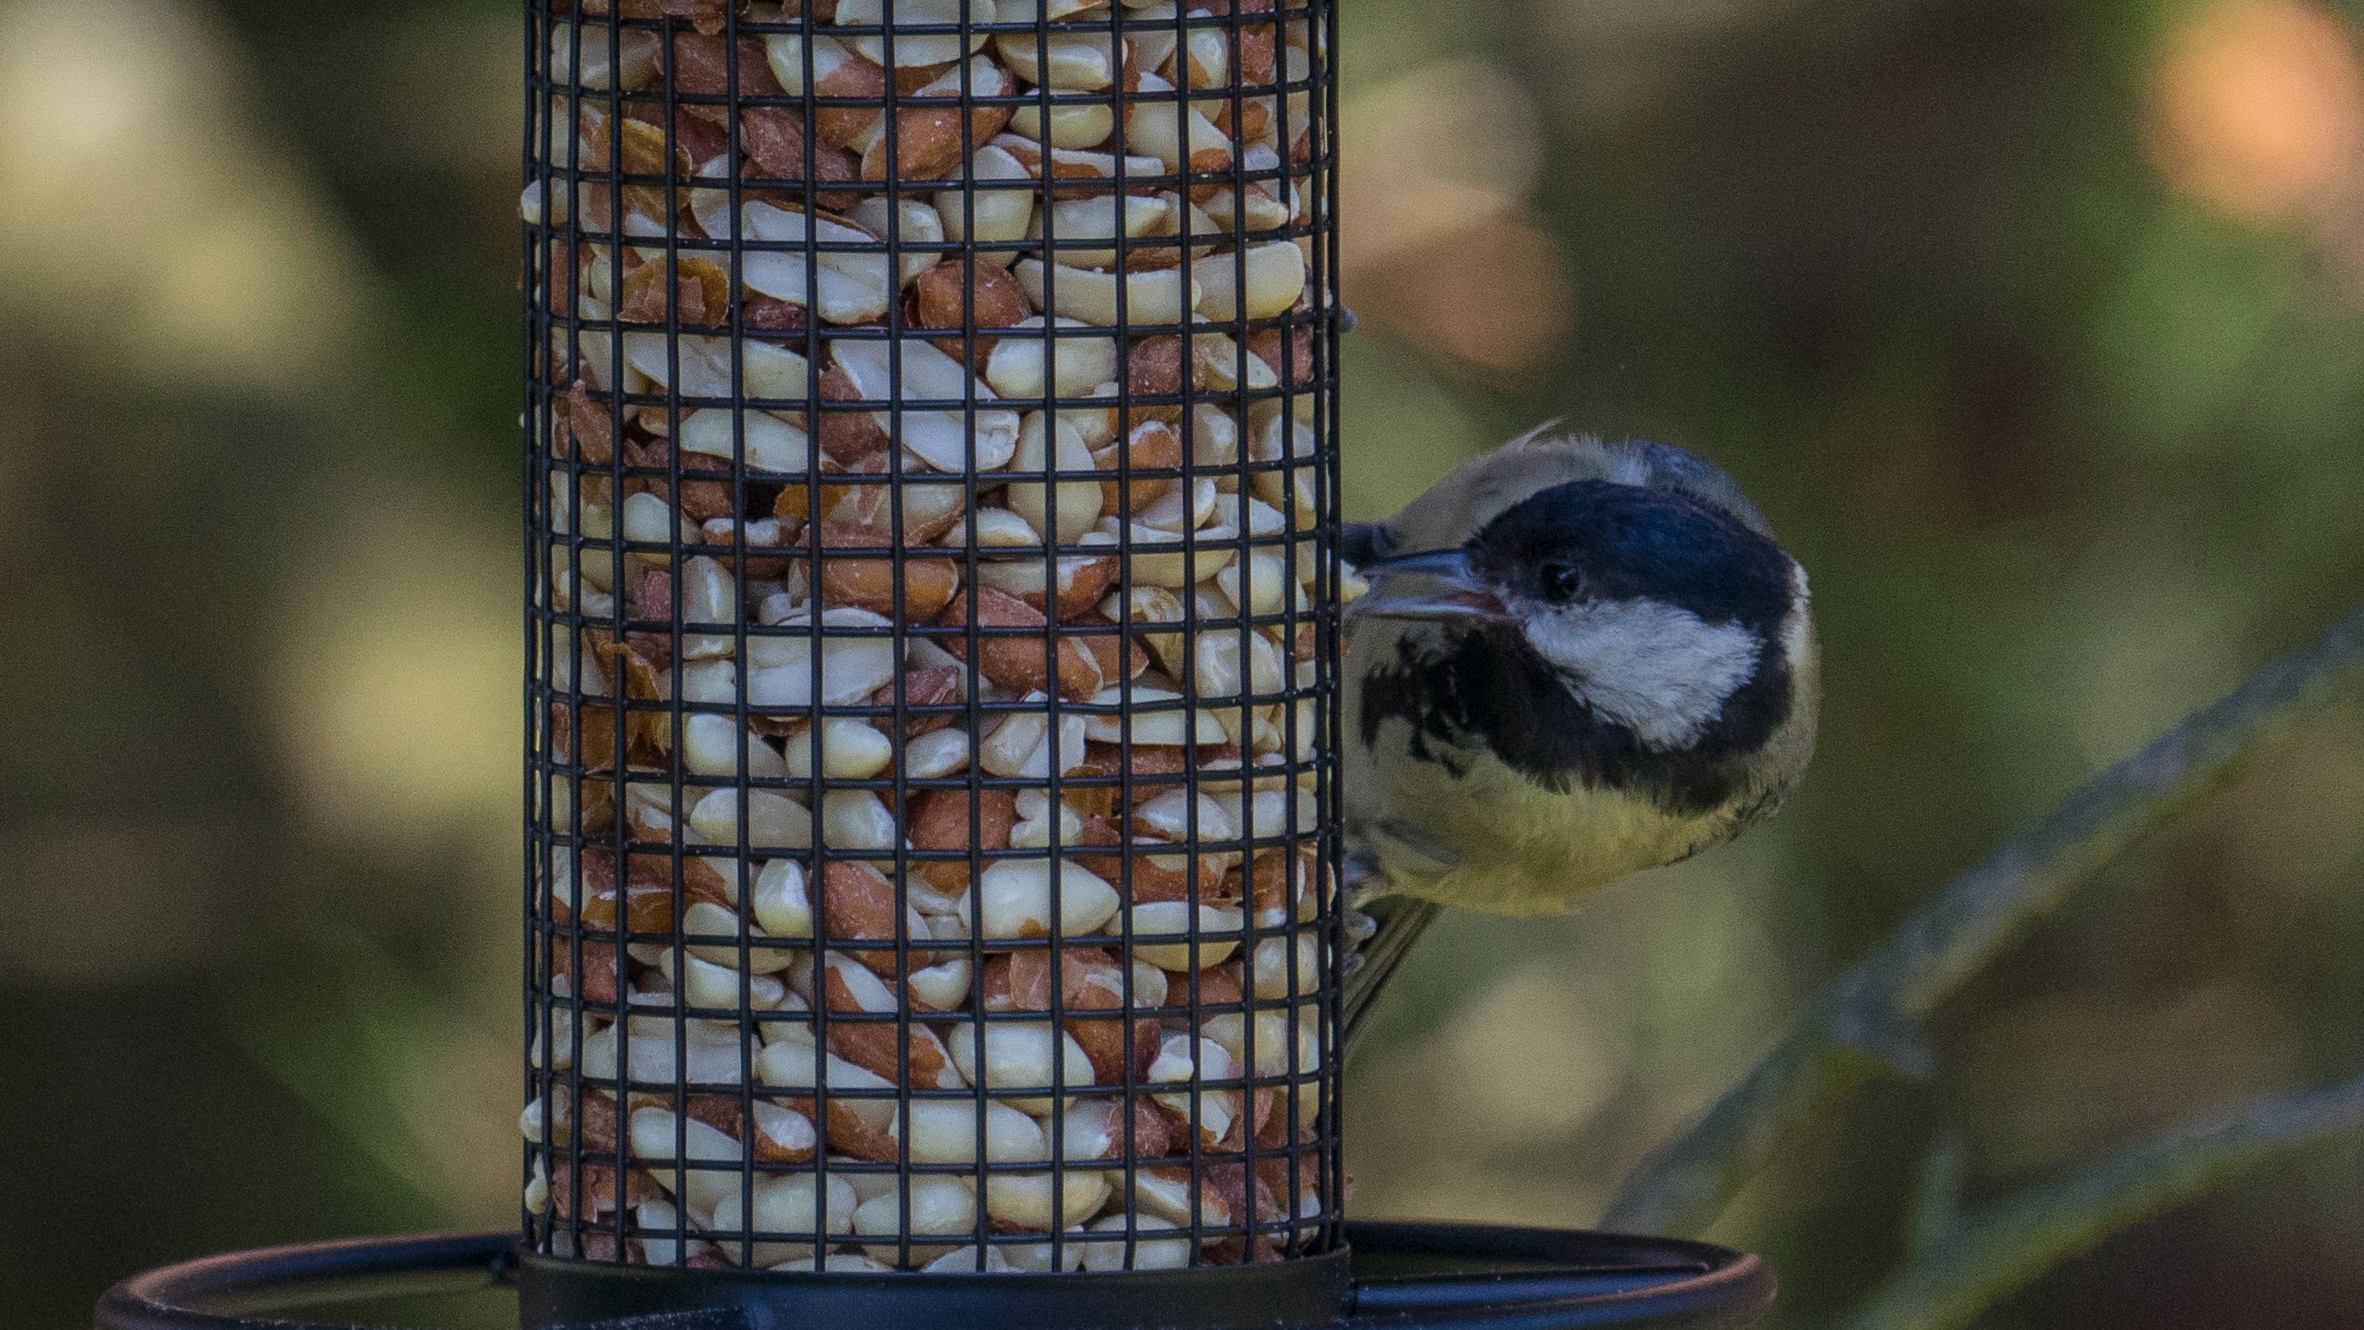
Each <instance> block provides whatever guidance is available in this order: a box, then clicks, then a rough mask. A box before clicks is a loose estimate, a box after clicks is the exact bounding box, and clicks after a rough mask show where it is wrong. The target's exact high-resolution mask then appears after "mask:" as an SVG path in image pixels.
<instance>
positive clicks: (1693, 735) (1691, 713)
mask: <svg viewBox="0 0 2364 1330" xmlns="http://www.w3.org/2000/svg"><path fill="white" fill-rule="evenodd" d="M1526 634H1527V641H1528V642H1530V643H1531V644H1533V646H1534V647H1535V649H1536V650H1537V651H1539V652H1541V653H1542V654H1543V657H1544V659H1546V660H1548V661H1550V662H1551V663H1552V664H1554V665H1557V666H1559V667H1560V668H1561V669H1563V670H1566V671H1567V672H1568V673H1569V674H1570V675H1571V676H1573V682H1572V683H1571V684H1570V687H1572V688H1573V689H1574V690H1575V692H1576V694H1577V695H1578V696H1579V697H1582V698H1583V699H1584V700H1585V702H1586V703H1588V704H1590V705H1591V707H1592V709H1593V710H1595V711H1598V712H1600V713H1601V714H1603V715H1604V716H1607V717H1608V718H1609V719H1611V720H1614V721H1617V722H1618V723H1620V724H1622V725H1624V726H1625V727H1626V728H1628V729H1630V730H1632V731H1633V732H1634V736H1635V737H1636V738H1638V739H1640V740H1641V741H1642V744H1643V746H1644V747H1647V748H1654V749H1659V750H1667V749H1674V748H1681V747H1684V746H1686V745H1688V744H1691V743H1694V742H1696V741H1697V740H1698V738H1699V736H1700V734H1701V733H1702V732H1704V731H1705V730H1706V729H1707V727H1708V726H1709V725H1711V724H1713V723H1714V722H1715V719H1716V717H1717V716H1719V715H1721V714H1723V710H1724V699H1725V698H1727V697H1730V696H1731V695H1732V690H1733V689H1735V688H1738V687H1739V686H1740V685H1742V684H1744V683H1746V682H1748V678H1749V675H1750V674H1752V673H1753V672H1755V670H1756V667H1757V655H1758V653H1759V652H1760V651H1761V650H1762V644H1761V643H1759V642H1758V640H1757V636H1756V634H1754V633H1752V632H1750V631H1749V630H1747V629H1746V628H1743V627H1741V626H1740V625H1738V624H1709V623H1706V622H1704V621H1702V620H1701V619H1700V617H1699V616H1698V615H1696V614H1693V613H1692V612H1691V611H1689V610H1686V609H1678V608H1676V607H1675V606H1672V605H1666V604H1661V603H1660V602H1658V601H1654V600H1609V601H1596V602H1593V603H1591V604H1585V605H1574V606H1570V607H1569V608H1567V609H1564V610H1557V611H1548V612H1545V613H1542V614H1537V615H1535V616H1534V617H1532V618H1530V619H1528V620H1527V621H1526Z"/></svg>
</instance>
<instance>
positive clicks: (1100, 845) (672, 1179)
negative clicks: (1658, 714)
mask: <svg viewBox="0 0 2364 1330" xmlns="http://www.w3.org/2000/svg"><path fill="white" fill-rule="evenodd" d="M617 2H618V3H620V8H621V12H620V13H611V12H610V10H609V2H608V0H596V2H595V0H577V3H578V4H579V6H580V12H577V13H573V14H571V15H564V16H561V17H558V18H553V19H550V20H548V21H545V22H544V23H543V24H542V25H541V34H540V35H541V37H542V39H543V40H541V41H539V42H538V43H537V46H538V54H537V56H536V58H535V61H534V69H533V76H534V79H535V80H536V83H535V87H536V89H537V91H536V96H537V98H538V99H546V101H547V111H546V115H543V116H542V117H541V118H540V119H539V122H538V124H537V126H536V134H535V136H536V140H537V141H536V143H535V145H534V155H535V159H536V161H537V162H538V163H540V168H539V169H538V170H537V172H536V175H535V178H534V179H533V180H532V181H531V182H530V183H529V185H528V187H527V189H526V192H525V196H524V199H523V204H522V212H523V215H524V219H525V221H526V222H527V223H528V225H529V229H530V230H531V233H532V234H533V236H534V238H535V240H536V248H537V254H538V255H539V259H540V262H539V266H538V268H537V270H536V271H535V273H534V274H533V277H532V282H533V285H534V291H533V295H532V299H533V301H534V307H535V309H536V310H537V322H536V327H537V346H536V351H535V356H536V375H537V383H538V384H539V385H540V386H539V388H538V389H537V393H538V400H539V402H540V403H542V405H540V406H539V407H538V410H539V412H540V414H539V419H538V423H537V426H536V432H535V438H536V439H537V445H536V449H537V451H536V456H537V466H538V467H540V477H541V482H542V483H541V485H540V486H539V492H538V493H537V494H536V495H535V496H534V501H535V504H536V512H535V518H536V523H537V527H536V529H537V531H538V533H539V536H538V539H537V544H538V545H539V546H540V547H541V548H540V551H539V552H538V553H537V567H538V569H539V572H538V573H537V583H538V587H537V591H536V616H535V631H536V638H537V641H536V649H535V655H536V660H535V689H536V695H537V696H538V697H539V698H541V699H542V701H541V702H540V703H538V704H537V705H536V707H535V717H534V719H535V728H534V733H533V735H532V738H531V742H532V744H533V758H534V768H535V772H536V791H535V799H534V804H535V807H534V808H533V809H532V811H531V813H530V817H529V820H530V826H529V831H530V833H531V843H532V844H533V845H534V847H535V848H534V850H533V853H532V862H533V865H534V879H535V880H534V883H533V907H534V924H533V934H532V937H531V939H530V941H531V948H532V953H533V962H532V963H533V978H532V983H533V986H534V989H535V994H534V1017H533V1029H532V1031H531V1047H530V1050H529V1054H528V1061H529V1064H530V1067H531V1073H530V1079H531V1082H532V1086H533V1091H532V1093H533V1098H532V1102H531V1103H530V1104H529V1105H528V1106H527V1108H526V1110H525V1112H524V1114H523V1116H522V1118H521V1122H520V1125H521V1128H522V1130H523V1132H524V1134H525V1137H526V1139H527V1142H528V1146H527V1153H528V1178H527V1182H526V1187H525V1208H526V1210H527V1212H528V1220H527V1227H528V1233H529V1236H530V1237H531V1238H532V1245H533V1246H534V1247H535V1249H536V1250H540V1251H544V1252H551V1253H556V1254H559V1255H566V1256H575V1257H581V1258H585V1259H591V1260H606V1261H628V1262H646V1263H650V1264H666V1265H675V1264H678V1265H688V1266H712V1267H722V1266H756V1267H763V1268H769V1269H776V1270H815V1269H821V1270H863V1271H879V1270H960V1271H979V1270H982V1271H1030V1272H1048V1271H1054V1270H1066V1271H1071V1270H1077V1269H1082V1270H1093V1271H1102V1270H1123V1269H1170V1268H1178V1267H1183V1266H1190V1265H1198V1264H1220V1263H1232V1262H1241V1261H1261V1260H1277V1259H1283V1258H1285V1257H1287V1256H1291V1255H1296V1254H1301V1253H1307V1252H1311V1251H1314V1250H1319V1249H1320V1246H1321V1243H1322V1242H1324V1241H1325V1240H1326V1239H1325V1238H1324V1237H1323V1235H1324V1234H1325V1233H1326V1232H1331V1231H1334V1225H1335V1213H1334V1211H1335V1205H1334V1204H1333V1203H1332V1202H1334V1201H1335V1200H1337V1199H1340V1198H1337V1197H1335V1196H1331V1195H1329V1193H1331V1192H1334V1191H1335V1190H1337V1188H1336V1187H1335V1185H1334V1184H1333V1183H1332V1182H1331V1180H1330V1179H1331V1177H1332V1176H1333V1175H1334V1173H1335V1163H1336V1160H1335V1152H1334V1139H1335V1132H1334V1129H1330V1128H1326V1127H1322V1126H1319V1125H1318V1124H1320V1123H1321V1122H1323V1121H1324V1120H1323V1119H1322V1116H1321V1115H1322V1114H1323V1111H1324V1109H1325V1105H1326V1098H1325V1087H1326V1086H1330V1085H1334V1082H1335V1075H1336V1069H1335V1067H1334V1065H1333V1063H1334V1058H1333V1056H1332V1049H1331V1044H1330V1041H1331V1039H1332V1038H1333V1035H1334V1028H1333V1021H1332V1015H1333V1011H1334V1005H1335V991H1334V987H1335V986H1334V979H1335V974H1334V971H1335V962H1336V960H1337V956H1336V953H1335V949H1334V947H1333V945H1332V943H1333V942H1334V940H1335V931H1336V926H1337V919H1338V916H1339V904H1338V902H1337V900H1336V899H1335V889H1334V886H1333V884H1332V881H1331V879H1330V877H1329V875H1328V874H1327V873H1326V872H1325V870H1324V868H1323V866H1322V857H1321V855H1320V853H1319V852H1318V849H1317V845H1318V840H1319V838H1318V831H1319V828H1320V826H1321V824H1322V819H1321V816H1320V814H1321V809H1322V805H1323V801H1324V800H1325V799H1327V798H1329V797H1331V794H1330V787H1329V784H1328V781H1329V780H1331V779H1333V775H1332V773H1333V771H1334V769H1333V768H1332V767H1331V765H1330V762H1329V757H1328V753H1327V749H1328V748H1329V746H1330V744H1329V742H1328V739H1327V732H1326V729H1325V726H1326V724H1327V719H1326V716H1325V707H1326V706H1327V705H1328V703H1329V702H1330V700H1331V696H1332V691H1333V690H1332V688H1331V681H1332V670H1333V667H1332V666H1331V665H1330V664H1328V663H1326V662H1325V659H1324V652H1325V651H1327V652H1329V653H1331V654H1332V655H1334V652H1335V646H1334V640H1335V639H1334V637H1333V636H1331V632H1330V630H1327V629H1325V627H1324V625H1326V624H1329V623H1332V622H1334V611H1335V608H1336V605H1337V603H1338V602H1339V601H1340V600H1341V599H1342V598H1343V597H1344V596H1345V595H1347V594H1350V587H1349V585H1348V584H1349V583H1350V582H1351V579H1350V578H1347V577H1342V576H1341V574H1340V573H1339V572H1338V571H1337V570H1336V568H1335V565H1334V564H1332V563H1330V562H1329V561H1328V555H1327V552H1326V550H1324V549H1322V548H1319V547H1318V546H1317V544H1316V539H1315V538H1316V534H1317V532H1318V530H1319V528H1320V516H1319V513H1320V509H1321V507H1322V506H1323V505H1322V504H1320V503H1317V495H1319V494H1321V493H1322V492H1323V491H1322V486H1323V485H1324V484H1325V483H1326V482H1325V480H1324V478H1323V471H1322V468H1321V466H1320V464H1319V463H1320V450H1319V449H1318V448H1317V433H1316V428H1315V425H1316V420H1317V418H1326V417H1321V416H1320V415H1319V413H1318V412H1317V410H1316V407H1317V405H1318V404H1319V403H1321V402H1322V401H1324V400H1326V399H1325V398H1324V394H1325V393H1326V391H1327V390H1326V388H1325V386H1324V384H1323V383H1322V381H1321V379H1320V378H1319V377H1317V374H1316V369H1315V365H1314V359H1315V356H1314V352H1315V348H1316V345H1317V343H1319V342H1322V341H1325V340H1326V333H1325V334H1324V336H1323V337H1320V338H1317V336H1316V328H1317V327H1324V326H1326V325H1324V324H1323V323H1322V322H1321V320H1323V319H1326V318H1327V317H1328V313H1329V311H1328V307H1327V305H1326V298H1325V297H1324V296H1323V295H1322V293H1321V284H1320V283H1319V282H1318V281H1317V280H1315V279H1314V276H1313V273H1314V265H1313V262H1312V260H1313V259H1314V257H1315V256H1316V254H1317V253H1318V252H1319V251H1318V250H1317V248H1316V246H1315V245H1314V239H1315V236H1316V232H1317V230H1318V229H1319V228H1321V227H1323V226H1325V225H1326V221H1325V219H1323V218H1322V217H1321V215H1320V207H1319V203H1318V198H1317V195H1318V194H1319V193H1320V192H1321V191H1320V190H1319V189H1318V188H1317V181H1318V180H1319V176H1318V175H1317V174H1316V173H1315V169H1314V168H1315V167H1316V166H1317V165H1318V164H1319V161H1318V158H1319V154H1320V152H1321V151H1323V150H1322V149H1321V147H1320V145H1319V144H1318V143H1317V142H1316V139H1315V135H1314V133H1313V132H1312V131H1311V128H1310V125H1309V112H1310V111H1313V110H1314V109H1315V108H1314V105H1313V96H1314V93H1315V89H1316V86H1317V85H1316V81H1315V80H1314V79H1313V77H1312V76H1313V74H1314V71H1315V70H1316V68H1317V66H1316V63H1315V59H1316V53H1317V52H1319V51H1320V49H1321V41H1322V34H1321V30H1320V28H1319V26H1318V25H1317V24H1316V23H1315V22H1314V20H1313V17H1312V15H1311V14H1310V13H1309V12H1308V11H1306V10H1302V9H1290V8H1288V7H1287V6H1286V3H1285V0H1284V4H1283V6H1282V7H1281V8H1278V9H1276V8H1274V5H1273V0H1263V3H1261V4H1259V3H1256V2H1255V0H1182V3H1183V5H1184V6H1185V7H1184V8H1183V9H1182V10H1181V11H1180V12H1177V9H1176V6H1175V4H1173V3H1135V0H1121V3H1118V4H1115V5H1113V6H1112V5H1111V4H1109V3H1108V0H1098V2H1097V3H1092V4H1086V3H1082V2H1081V0H892V2H891V4H889V3H887V2H886V0H835V3H834V4H829V3H816V2H814V0H805V3H799V2H798V0H789V3H787V5H786V6H785V8H783V6H781V5H780V4H777V3H753V4H748V3H738V4H737V7H736V9H735V10H726V8H725V5H726V3H729V0H617ZM1235 6H1236V11H1237V12H1234V7H1235ZM565 8H570V9H571V8H573V7H572V6H567V7H565ZM1259 16H1260V17H1259ZM961 25H966V27H967V28H968V29H969V30H967V31H963V28H962V26H961ZM1012 25H1016V26H1015V27H1013V26H1012ZM996 98H999V99H1004V100H1003V101H1001V102H999V103H996V102H995V101H993V100H992V99H996ZM668 120H670V124H668V123H667V122H668ZM1046 172H1047V180H1048V181H1051V182H1055V183H1051V184H1046ZM619 219H620V225H619ZM1325 234H1326V233H1325ZM1323 243H1324V244H1327V243H1328V241H1327V240H1326V239H1324V241H1323ZM685 329H689V330H692V331H684V330H685ZM1325 613H1328V614H1329V615H1330V617H1329V618H1325ZM1325 643H1327V644H1329V645H1326V646H1325V645H1324V644H1325Z"/></svg>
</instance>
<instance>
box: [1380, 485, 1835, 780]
mask: <svg viewBox="0 0 2364 1330" xmlns="http://www.w3.org/2000/svg"><path fill="white" fill-rule="evenodd" d="M1363 572H1364V573H1365V574H1366V575H1368V576H1373V577H1380V578H1384V579H1385V580H1384V581H1382V582H1380V583H1379V584H1378V586H1377V588H1376V589H1375V590H1374V592H1373V594H1372V595H1370V596H1367V597H1365V598H1364V599H1363V600H1362V601H1359V602H1357V604H1356V606H1355V609H1356V611H1357V613H1358V614H1360V615H1365V616H1381V617H1389V618H1402V619H1428V620H1437V621H1442V622H1443V623H1444V624H1445V625H1446V626H1447V631H1454V626H1455V625H1458V626H1459V629H1460V630H1461V631H1471V630H1477V631H1489V630H1501V629H1507V630H1511V631H1515V633H1516V634H1517V636H1518V638H1520V639H1521V640H1523V641H1524V643H1525V644H1526V646H1527V647H1528V648H1529V649H1531V650H1532V651H1534V652H1535V654H1536V655H1537V656H1539V657H1541V658H1542V660H1543V661H1544V662H1546V663H1547V664H1549V665H1550V666H1551V667H1552V668H1553V669H1554V670H1556V671H1557V672H1558V673H1559V674H1560V675H1561V676H1562V678H1563V680H1564V682H1565V683H1566V685H1567V687H1568V688H1569V690H1570V691H1571V692H1573V693H1575V694H1576V695H1577V696H1578V697H1580V698H1582V699H1583V700H1584V702H1585V703H1586V704H1587V705H1589V706H1590V707H1591V708H1592V709H1593V711H1594V712H1596V713H1598V714H1599V715H1601V716H1602V717H1603V718H1605V719H1608V720H1612V721H1614V722H1616V723H1618V724H1620V725H1623V726H1624V727H1625V728H1627V729H1628V730H1630V731H1632V733H1633V736H1634V738H1635V739H1636V740H1637V741H1639V742H1640V744H1641V745H1642V746H1643V747H1644V748H1647V749H1653V750H1657V751H1672V750H1676V749H1682V748H1687V747H1690V746H1692V745H1693V744H1694V743H1696V742H1697V741H1698V740H1699V739H1700V737H1701V736H1702V735H1703V734H1704V733H1705V732H1706V731H1707V730H1708V729H1709V727H1711V726H1712V725H1714V723H1715V722H1716V721H1717V720H1718V719H1719V718H1720V717H1721V716H1722V715H1723V713H1724V704H1725V702H1726V701H1727V700H1728V699H1730V698H1731V697H1732V695H1733V694H1734V693H1735V692H1737V691H1739V690H1740V689H1741V688H1743V687H1744V686H1746V685H1748V684H1749V683H1750V682H1751V681H1752V680H1755V679H1756V678H1757V677H1758V675H1759V672H1760V671H1763V670H1768V669H1779V668H1782V667H1783V661H1782V655H1783V645H1784V643H1783V638H1782V634H1783V631H1784V627H1785V623H1787V622H1788V621H1789V620H1790V614H1791V611H1792V609H1793V608H1797V609H1800V610H1801V611H1802V609H1803V605H1804V600H1805V596H1806V583H1805V577H1804V574H1803V573H1802V572H1801V571H1800V570H1799V569H1798V565H1797V564H1796V562H1795V561H1794V560H1792V559H1791V558H1790V557H1789V556H1788V555H1786V554H1784V553H1783V552H1782V550H1781V548H1780V546H1778V545H1776V544H1774V543H1773V541H1772V540H1770V539H1768V538H1767V537H1765V536H1763V535H1761V534H1759V533H1758V532H1756V531H1754V530H1751V529H1750V528H1749V527H1748V526H1747V525H1746V524H1744V523H1743V522H1741V521H1740V520H1739V519H1738V518H1736V517H1734V516H1733V515H1732V514H1731V513H1729V512H1726V511H1724V510H1723V509H1721V508H1718V507H1716V506H1715V505H1713V504H1710V503H1707V502H1705V501H1703V500H1700V499H1697V498H1694V497H1692V496H1691V495H1689V494H1686V493H1683V492H1681V491H1679V490H1674V489H1660V488H1645V487H1643V486H1639V485H1626V484H1618V483H1615V482H1611V481H1605V480H1581V481H1573V482H1570V483H1566V484H1560V485H1554V486H1552V487H1550V488H1548V489H1544V490H1539V491H1537V492H1536V493H1535V494H1533V495H1530V496H1528V497H1527V498H1526V499H1524V500H1522V501H1520V502H1519V503H1517V504H1515V505H1513V506H1512V507H1510V508H1508V509H1506V510H1504V511H1503V512H1502V513H1501V514H1500V515H1499V516H1497V517H1495V518H1494V519H1493V520H1492V521H1490V522H1488V523H1487V524H1486V525H1485V526H1484V527H1482V528H1480V529H1479V531H1478V532H1477V534H1476V535H1474V536H1472V537H1471V538H1470V539H1469V541H1468V542H1467V543H1465V544H1464V545H1462V546H1461V547H1460V548H1459V549H1451V550H1428V551H1422V552H1419V553H1413V554H1407V555H1403V556H1401V557H1397V558H1392V559H1386V560H1382V561H1380V562H1377V563H1374V564H1371V565H1369V566H1367V567H1366V568H1364V569H1363Z"/></svg>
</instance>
